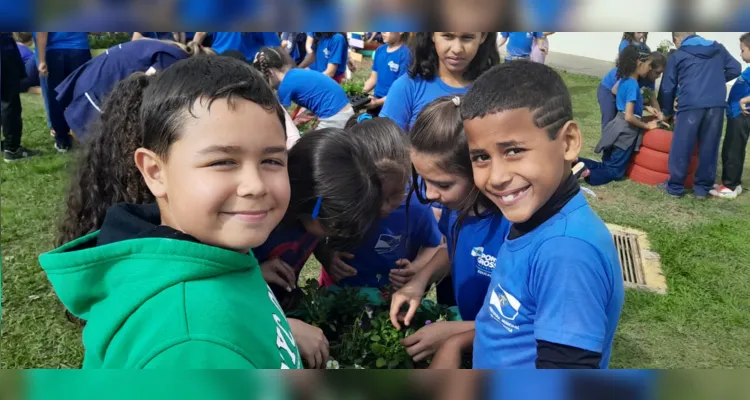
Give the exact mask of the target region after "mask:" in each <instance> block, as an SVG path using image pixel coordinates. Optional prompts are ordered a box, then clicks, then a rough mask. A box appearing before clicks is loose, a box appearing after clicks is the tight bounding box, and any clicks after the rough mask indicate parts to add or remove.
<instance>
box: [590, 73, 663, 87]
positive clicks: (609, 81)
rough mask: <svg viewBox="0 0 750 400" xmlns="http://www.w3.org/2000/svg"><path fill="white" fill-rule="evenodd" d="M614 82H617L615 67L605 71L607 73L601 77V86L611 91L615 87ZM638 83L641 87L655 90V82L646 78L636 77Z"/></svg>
mask: <svg viewBox="0 0 750 400" xmlns="http://www.w3.org/2000/svg"><path fill="white" fill-rule="evenodd" d="M615 83H617V68H612V69H611V70H610V71H609V72H607V75H604V78H602V86H604V87H605V88H607V90H609V91H612V88H613V87H615ZM638 85H639V86H640V87H642V88H649V89H651V90H656V82H654V81H652V80H650V79H648V78H638Z"/></svg>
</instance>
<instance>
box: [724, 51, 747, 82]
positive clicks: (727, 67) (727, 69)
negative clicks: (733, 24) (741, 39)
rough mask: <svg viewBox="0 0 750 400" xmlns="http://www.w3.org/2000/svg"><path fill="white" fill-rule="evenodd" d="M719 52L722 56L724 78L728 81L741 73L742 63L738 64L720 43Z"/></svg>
mask: <svg viewBox="0 0 750 400" xmlns="http://www.w3.org/2000/svg"><path fill="white" fill-rule="evenodd" d="M721 53H722V55H723V56H724V79H725V80H726V81H727V82H729V81H731V80H732V79H734V78H736V77H738V76H740V74H741V73H742V65H740V62H739V61H737V59H736V58H734V57H732V55H731V54H729V52H728V51H727V49H726V47H724V46H723V45H721Z"/></svg>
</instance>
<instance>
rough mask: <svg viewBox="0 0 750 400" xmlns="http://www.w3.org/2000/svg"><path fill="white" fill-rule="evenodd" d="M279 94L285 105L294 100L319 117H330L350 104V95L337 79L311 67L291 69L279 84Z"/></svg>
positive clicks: (282, 103) (290, 103) (289, 104)
mask: <svg viewBox="0 0 750 400" xmlns="http://www.w3.org/2000/svg"><path fill="white" fill-rule="evenodd" d="M278 96H279V101H280V102H281V105H283V106H284V107H289V106H291V105H292V101H293V102H295V103H297V104H299V105H301V106H302V107H305V108H307V109H309V110H310V111H312V112H313V114H315V116H316V117H318V118H330V117H332V116H334V115H336V114H338V112H339V111H341V110H342V109H343V108H344V107H346V105H347V104H349V97H347V96H346V92H345V91H344V89H343V88H342V87H341V86H339V84H338V83H336V81H334V80H333V79H331V78H330V77H329V76H326V75H323V74H322V73H320V72H318V71H312V70H309V69H300V68H294V69H291V70H289V72H287V73H286V76H284V80H283V81H281V84H280V85H279V90H278Z"/></svg>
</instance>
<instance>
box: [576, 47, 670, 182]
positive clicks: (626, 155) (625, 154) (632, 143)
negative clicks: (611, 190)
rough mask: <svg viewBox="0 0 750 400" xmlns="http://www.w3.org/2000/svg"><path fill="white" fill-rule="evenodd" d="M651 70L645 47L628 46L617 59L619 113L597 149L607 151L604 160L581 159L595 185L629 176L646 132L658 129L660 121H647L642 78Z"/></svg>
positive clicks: (649, 54) (587, 180) (588, 178)
mask: <svg viewBox="0 0 750 400" xmlns="http://www.w3.org/2000/svg"><path fill="white" fill-rule="evenodd" d="M649 71H651V53H650V52H648V50H647V49H646V48H645V47H641V46H635V45H634V46H628V47H626V48H625V49H624V50H623V51H621V52H620V57H619V58H618V59H617V78H618V79H619V82H617V84H616V86H617V96H616V100H615V102H616V105H617V111H618V113H617V115H616V116H615V118H614V119H613V120H611V121H610V122H608V123H607V125H605V127H604V130H603V131H602V138H601V140H599V143H598V144H597V145H596V149H595V150H594V151H595V152H597V153H600V152H602V151H603V152H604V155H603V156H602V161H601V162H599V161H594V160H590V159H587V158H581V159H580V161H581V162H583V164H584V165H585V166H586V168H587V169H588V172H584V174H583V176H584V179H585V180H586V182H587V183H589V184H590V185H592V186H598V185H605V184H607V183H610V182H612V181H616V180H621V179H623V178H624V177H625V171H626V170H627V168H628V163H629V162H630V157H631V156H632V155H633V152H636V151H638V150H639V149H640V147H641V141H642V140H643V132H644V131H646V130H650V129H656V127H657V126H658V122H657V121H650V122H648V123H646V122H643V121H642V120H641V117H642V116H643V95H642V94H641V87H640V85H639V84H638V80H639V79H642V78H645V77H646V76H648V73H649Z"/></svg>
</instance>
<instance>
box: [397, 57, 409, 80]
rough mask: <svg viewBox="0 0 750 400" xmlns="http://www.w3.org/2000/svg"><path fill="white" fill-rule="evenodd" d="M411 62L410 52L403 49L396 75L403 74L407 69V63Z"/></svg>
mask: <svg viewBox="0 0 750 400" xmlns="http://www.w3.org/2000/svg"><path fill="white" fill-rule="evenodd" d="M410 63H411V52H410V51H405V52H404V53H403V55H402V56H401V63H400V65H399V67H398V76H401V75H403V74H405V73H406V72H407V71H409V64H410Z"/></svg>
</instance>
